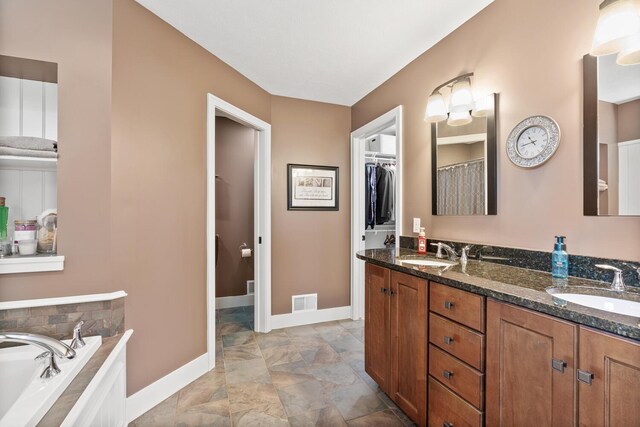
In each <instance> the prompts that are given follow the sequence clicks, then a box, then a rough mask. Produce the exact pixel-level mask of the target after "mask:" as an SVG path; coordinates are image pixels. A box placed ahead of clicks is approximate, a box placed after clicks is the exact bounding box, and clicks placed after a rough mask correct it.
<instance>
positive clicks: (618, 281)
mask: <svg viewBox="0 0 640 427" xmlns="http://www.w3.org/2000/svg"><path fill="white" fill-rule="evenodd" d="M596 267H597V268H599V269H601V270H611V271H613V282H611V290H612V291H616V292H622V291H624V289H625V286H624V280H622V270H621V269H619V268H618V267H614V266H612V265H609V264H596Z"/></svg>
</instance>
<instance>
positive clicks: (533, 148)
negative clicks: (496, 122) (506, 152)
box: [516, 126, 549, 159]
mask: <svg viewBox="0 0 640 427" xmlns="http://www.w3.org/2000/svg"><path fill="white" fill-rule="evenodd" d="M548 143H549V135H548V134H547V131H546V130H545V129H544V128H542V127H540V126H531V127H528V128H526V129H525V130H524V131H522V133H521V134H520V136H519V137H518V141H517V142H516V150H517V151H518V154H519V155H520V156H521V157H523V158H525V159H532V158H534V157H536V156H537V155H538V154H540V153H541V152H542V150H544V147H546V146H547V144H548Z"/></svg>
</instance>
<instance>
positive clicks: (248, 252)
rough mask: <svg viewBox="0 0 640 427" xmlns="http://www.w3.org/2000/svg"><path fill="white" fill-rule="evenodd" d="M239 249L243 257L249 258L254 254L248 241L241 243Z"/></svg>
mask: <svg viewBox="0 0 640 427" xmlns="http://www.w3.org/2000/svg"><path fill="white" fill-rule="evenodd" d="M239 249H240V253H241V254H242V258H249V257H251V255H252V254H253V251H252V250H251V249H250V248H249V246H248V245H247V244H246V243H243V244H241V245H240V248H239Z"/></svg>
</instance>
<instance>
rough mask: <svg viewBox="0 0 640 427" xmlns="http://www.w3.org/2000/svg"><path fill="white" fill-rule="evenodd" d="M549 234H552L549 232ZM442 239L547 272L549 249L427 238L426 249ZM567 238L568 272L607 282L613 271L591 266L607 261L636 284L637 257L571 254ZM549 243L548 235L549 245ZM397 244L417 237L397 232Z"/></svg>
mask: <svg viewBox="0 0 640 427" xmlns="http://www.w3.org/2000/svg"><path fill="white" fill-rule="evenodd" d="M550 237H553V236H550ZM437 242H442V243H446V244H447V245H449V246H451V247H453V248H455V249H456V251H457V252H458V253H460V249H461V248H462V247H464V246H466V245H472V246H473V247H472V248H471V250H470V256H469V257H470V258H475V256H476V253H477V251H478V249H479V248H483V247H484V248H483V249H482V255H483V256H487V257H496V258H505V259H485V261H486V262H493V263H496V264H502V265H509V266H512V267H520V268H526V269H529V270H537V271H544V272H547V273H550V272H551V251H549V252H543V251H533V250H529V249H518V248H507V247H503V246H492V245H485V244H479V243H468V242H456V241H452V240H441V239H428V240H427V250H428V251H429V252H430V253H433V254H435V253H436V251H437V248H436V247H435V246H432V245H431V243H437ZM570 245H571V242H569V251H568V252H569V276H573V277H581V278H583V279H591V280H599V281H604V282H611V280H612V278H613V273H612V272H611V271H604V270H600V269H598V268H596V267H595V265H596V264H609V265H613V266H614V267H618V268H620V269H621V270H622V271H623V273H622V275H623V278H624V283H625V285H627V286H634V287H639V288H640V276H639V273H638V272H637V271H636V268H639V267H640V261H635V262H634V261H624V260H619V259H609V258H597V257H589V256H583V255H572V254H571V246H570ZM552 246H553V242H552V239H550V243H549V247H550V248H551V247H552ZM400 247H401V248H404V249H413V250H417V249H418V239H417V238H416V237H411V236H400Z"/></svg>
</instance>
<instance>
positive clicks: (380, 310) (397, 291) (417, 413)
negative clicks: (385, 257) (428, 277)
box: [365, 264, 427, 426]
mask: <svg viewBox="0 0 640 427" xmlns="http://www.w3.org/2000/svg"><path fill="white" fill-rule="evenodd" d="M365 371H366V372H367V373H368V374H369V376H371V378H373V380H374V381H376V382H377V383H378V385H379V386H380V388H381V389H382V390H383V391H384V392H385V393H387V395H388V396H389V397H390V398H391V399H392V400H393V401H394V402H395V403H396V404H397V405H398V406H399V407H400V408H401V409H402V410H403V411H404V412H405V413H406V414H407V416H409V418H411V419H412V420H413V421H414V422H416V423H417V424H418V425H419V426H425V425H426V416H427V414H426V412H427V383H426V381H427V283H426V281H425V280H422V279H419V278H417V277H414V276H411V275H408V274H403V273H398V272H396V271H393V272H392V271H390V270H389V269H386V268H383V267H379V266H376V265H372V264H367V265H366V268H365Z"/></svg>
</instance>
